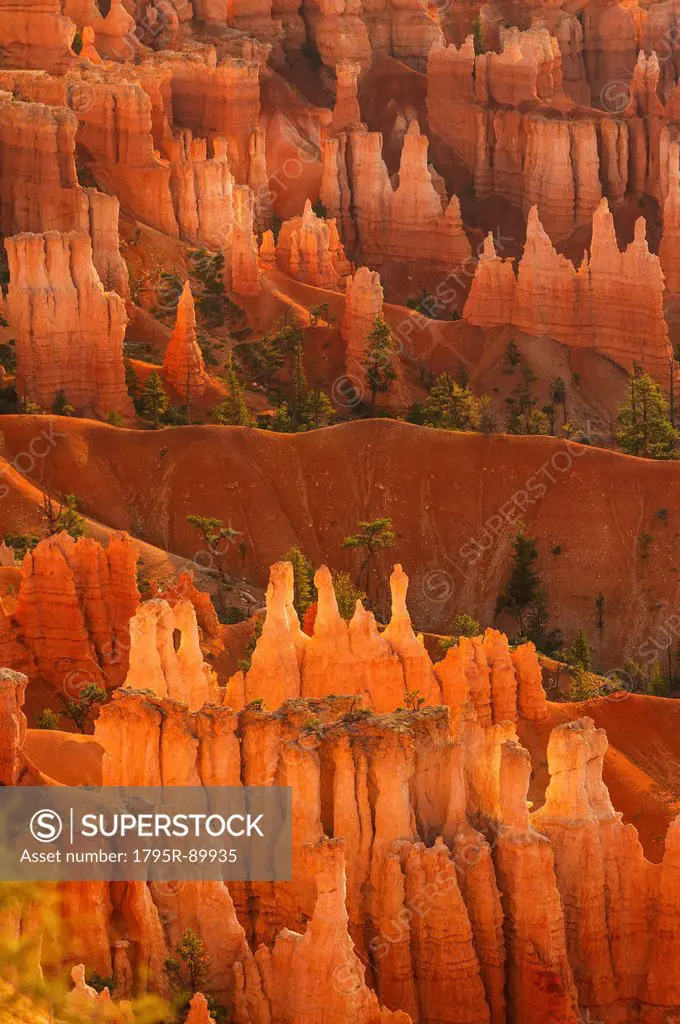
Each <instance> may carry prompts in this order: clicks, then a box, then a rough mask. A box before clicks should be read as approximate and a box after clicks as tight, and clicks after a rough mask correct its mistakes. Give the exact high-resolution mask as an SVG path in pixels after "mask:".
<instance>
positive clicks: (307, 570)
mask: <svg viewBox="0 0 680 1024" xmlns="http://www.w3.org/2000/svg"><path fill="white" fill-rule="evenodd" d="M283 557H284V561H286V562H290V563H291V564H292V566H293V586H294V597H293V607H294V608H295V611H296V612H297V613H298V617H299V619H300V622H302V619H303V617H304V614H305V612H306V611H307V609H308V608H309V606H310V604H313V603H314V596H313V595H314V590H313V585H314V569H313V568H312V563H311V562H310V561H309V559H308V558H307V556H306V555H304V554H303V553H302V551H300V549H299V548H296V547H292V548H291V549H290V551H288V552H287V553H286V554H285V555H284V556H283Z"/></svg>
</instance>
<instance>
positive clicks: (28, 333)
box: [5, 231, 133, 417]
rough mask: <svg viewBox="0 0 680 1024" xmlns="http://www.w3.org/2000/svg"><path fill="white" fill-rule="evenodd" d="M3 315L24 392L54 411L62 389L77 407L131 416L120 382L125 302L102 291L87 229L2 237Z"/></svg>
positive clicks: (130, 402) (130, 407) (127, 398)
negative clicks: (5, 270) (6, 270)
mask: <svg viewBox="0 0 680 1024" xmlns="http://www.w3.org/2000/svg"><path fill="white" fill-rule="evenodd" d="M5 248H6V250H7V257H8V261H9V267H10V284H9V291H8V294H7V313H8V320H9V322H10V324H11V326H12V329H13V331H14V332H15V333H16V355H17V376H18V380H19V381H20V388H21V392H22V395H23V396H24V397H26V398H28V399H31V400H32V401H34V402H36V403H37V404H38V405H39V406H41V408H44V409H51V408H52V406H53V405H54V401H55V399H56V397H57V395H58V394H59V393H60V392H63V394H64V396H65V397H66V399H67V400H68V402H70V404H71V405H72V406H73V407H74V408H75V409H76V410H77V411H80V412H85V413H90V414H92V413H95V414H96V415H99V416H102V417H106V416H108V414H109V413H111V412H113V413H118V414H119V415H122V416H128V417H129V416H131V415H132V412H133V409H132V400H131V399H130V396H129V395H128V392H127V388H126V386H125V369H124V366H123V337H124V335H125V326H126V324H127V314H126V312H125V303H124V302H123V300H122V299H121V298H120V296H119V295H117V294H116V293H115V292H108V291H105V289H104V286H103V285H102V282H101V280H100V278H99V275H98V274H97V271H96V269H95V267H94V263H93V262H92V245H91V241H90V237H89V235H86V234H78V233H76V232H71V233H69V234H60V233H58V232H56V231H48V232H45V233H44V234H40V235H37V234H20V235H14V236H13V237H11V238H7V239H6V240H5Z"/></svg>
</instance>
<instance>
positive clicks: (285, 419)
mask: <svg viewBox="0 0 680 1024" xmlns="http://www.w3.org/2000/svg"><path fill="white" fill-rule="evenodd" d="M269 429H270V430H273V431H275V432H276V433H277V434H294V433H295V424H294V422H293V418H292V416H291V415H290V410H289V409H288V403H287V402H281V405H279V406H277V407H276V409H275V410H274V414H273V416H272V418H271V421H270V424H269Z"/></svg>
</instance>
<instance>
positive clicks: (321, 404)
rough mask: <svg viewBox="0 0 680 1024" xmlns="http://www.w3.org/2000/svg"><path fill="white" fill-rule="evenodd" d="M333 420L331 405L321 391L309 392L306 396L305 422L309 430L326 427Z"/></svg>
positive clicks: (333, 413)
mask: <svg viewBox="0 0 680 1024" xmlns="http://www.w3.org/2000/svg"><path fill="white" fill-rule="evenodd" d="M334 419H335V412H334V410H333V404H332V402H331V400H330V398H329V397H328V395H326V394H325V393H324V392H323V391H310V392H309V394H308V396H307V405H306V408H305V420H306V422H307V425H308V426H309V427H310V428H313V429H318V428H319V427H327V426H328V425H329V424H331V423H332V422H333V420H334Z"/></svg>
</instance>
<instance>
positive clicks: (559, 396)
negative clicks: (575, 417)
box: [550, 377, 567, 423]
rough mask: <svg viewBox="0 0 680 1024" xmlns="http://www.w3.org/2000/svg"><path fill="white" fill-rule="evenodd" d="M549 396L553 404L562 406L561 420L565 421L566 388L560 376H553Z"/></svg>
mask: <svg viewBox="0 0 680 1024" xmlns="http://www.w3.org/2000/svg"><path fill="white" fill-rule="evenodd" d="M550 398H551V400H552V402H553V403H554V405H561V406H562V422H563V423H566V422H567V389H566V386H565V383H564V381H563V379H562V378H561V377H555V379H554V381H553V382H552V384H551V385H550Z"/></svg>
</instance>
